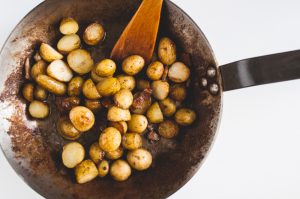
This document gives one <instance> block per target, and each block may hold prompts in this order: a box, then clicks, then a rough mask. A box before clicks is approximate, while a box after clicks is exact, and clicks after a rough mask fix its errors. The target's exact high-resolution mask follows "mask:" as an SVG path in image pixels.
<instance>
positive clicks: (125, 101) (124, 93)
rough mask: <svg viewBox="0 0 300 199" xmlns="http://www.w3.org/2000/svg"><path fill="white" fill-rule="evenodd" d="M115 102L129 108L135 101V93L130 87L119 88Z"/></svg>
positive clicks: (119, 105) (123, 107)
mask: <svg viewBox="0 0 300 199" xmlns="http://www.w3.org/2000/svg"><path fill="white" fill-rule="evenodd" d="M114 102H115V104H116V105H117V106H118V107H120V108H122V109H128V108H129V107H130V106H131V104H132V102H133V95H132V93H131V91H130V90H128V89H122V90H119V91H118V92H117V93H116V94H115V95H114Z"/></svg>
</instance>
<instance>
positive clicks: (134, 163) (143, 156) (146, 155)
mask: <svg viewBox="0 0 300 199" xmlns="http://www.w3.org/2000/svg"><path fill="white" fill-rule="evenodd" d="M127 161H128V163H129V164H130V166H131V167H132V168H134V169H136V170H138V171H143V170H146V169H148V168H149V167H150V166H151V164H152V155H151V153H150V152H149V151H147V150H146V149H135V150H133V151H130V152H129V153H128V154H127Z"/></svg>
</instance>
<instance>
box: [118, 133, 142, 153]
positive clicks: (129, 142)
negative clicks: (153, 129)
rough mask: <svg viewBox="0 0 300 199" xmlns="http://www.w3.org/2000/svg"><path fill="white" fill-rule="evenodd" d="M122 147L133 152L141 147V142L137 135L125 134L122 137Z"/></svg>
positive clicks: (139, 136)
mask: <svg viewBox="0 0 300 199" xmlns="http://www.w3.org/2000/svg"><path fill="white" fill-rule="evenodd" d="M122 145H123V147H124V148H125V149H128V150H134V149H138V148H140V147H142V145H143V140H142V137H141V135H140V134H138V133H126V134H124V135H123V138H122Z"/></svg>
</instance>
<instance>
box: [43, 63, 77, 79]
mask: <svg viewBox="0 0 300 199" xmlns="http://www.w3.org/2000/svg"><path fill="white" fill-rule="evenodd" d="M47 74H48V75H49V76H50V77H52V78H54V79H56V80H57V81H60V82H69V81H70V80H71V79H72V77H73V72H72V70H71V69H70V68H69V66H68V65H67V64H66V63H65V62H64V61H62V60H55V61H53V62H51V63H50V64H49V66H48V67H47Z"/></svg>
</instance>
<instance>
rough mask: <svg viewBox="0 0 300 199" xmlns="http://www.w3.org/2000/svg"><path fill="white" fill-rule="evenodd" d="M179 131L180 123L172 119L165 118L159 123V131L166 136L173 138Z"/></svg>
mask: <svg viewBox="0 0 300 199" xmlns="http://www.w3.org/2000/svg"><path fill="white" fill-rule="evenodd" d="M178 132H179V127H178V124H176V123H175V122H173V121H171V120H165V121H163V122H162V123H160V124H159V127H158V133H159V135H161V136H162V137H164V138H168V139H170V138H173V137H175V136H176V135H177V134H178Z"/></svg>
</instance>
